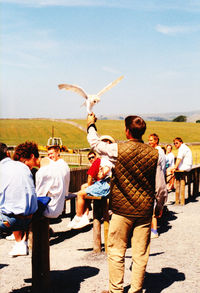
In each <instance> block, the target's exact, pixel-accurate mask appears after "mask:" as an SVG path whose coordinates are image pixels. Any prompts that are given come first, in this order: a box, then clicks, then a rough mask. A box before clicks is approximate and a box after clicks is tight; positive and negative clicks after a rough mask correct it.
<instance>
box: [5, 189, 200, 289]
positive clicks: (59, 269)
mask: <svg viewBox="0 0 200 293" xmlns="http://www.w3.org/2000/svg"><path fill="white" fill-rule="evenodd" d="M68 222H69V218H67V217H66V218H63V219H62V221H61V222H60V223H57V224H53V225H51V227H52V228H53V230H54V232H55V235H54V237H51V239H50V245H51V248H50V264H51V279H52V292H53V293H54V292H55V293H56V292H59V293H64V292H66V293H78V292H81V293H100V292H101V291H102V290H105V289H107V288H108V269H107V257H106V255H105V254H104V253H101V254H98V255H97V254H93V253H92V245H93V241H92V223H91V225H89V226H88V227H86V228H84V229H83V230H81V231H79V232H78V231H67V228H66V226H67V223H68ZM159 231H160V236H159V238H157V239H153V240H152V243H151V252H150V258H149V262H148V266H147V272H146V276H145V282H144V292H146V293H158V292H163V293H164V292H166V293H179V292H180V293H183V292H184V293H187V292H189V293H199V292H200V285H199V279H200V259H199V251H200V198H199V197H197V198H196V200H195V201H193V202H189V203H187V204H186V205H185V206H176V205H174V194H173V193H171V194H170V195H169V200H168V203H167V210H166V213H165V216H164V217H163V220H162V223H160V229H159ZM12 245H13V242H12V241H7V240H5V239H0V283H1V293H10V292H20V293H25V292H31V253H30V255H29V256H21V257H16V258H9V257H8V252H9V251H10V250H11V248H12ZM130 267H131V249H130V247H129V248H128V249H127V253H126V266H125V280H124V286H125V292H128V288H129V282H130V276H131V271H130Z"/></svg>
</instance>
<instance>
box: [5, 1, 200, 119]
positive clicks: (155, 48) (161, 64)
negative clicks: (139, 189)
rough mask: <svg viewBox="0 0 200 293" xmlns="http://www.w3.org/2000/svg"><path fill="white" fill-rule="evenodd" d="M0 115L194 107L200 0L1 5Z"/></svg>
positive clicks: (199, 68) (198, 89) (198, 87)
mask: <svg viewBox="0 0 200 293" xmlns="http://www.w3.org/2000/svg"><path fill="white" fill-rule="evenodd" d="M0 4H1V12H0V13H1V15H0V43H1V46H0V56H1V58H0V62H1V64H0V82H1V86H0V118H85V117H86V115H87V113H86V108H85V107H80V106H81V104H82V103H83V102H84V98H83V97H81V96H79V95H78V94H76V93H74V92H72V91H66V90H59V89H58V84H60V83H67V84H73V85H78V86H80V87H82V88H83V89H84V90H85V91H86V92H87V93H88V94H96V93H98V92H99V91H100V90H101V89H102V88H103V87H105V86H106V85H107V84H109V83H110V82H112V81H113V80H115V79H117V78H118V77H119V76H121V75H124V79H123V80H122V81H120V83H118V84H117V85H116V86H115V87H113V88H112V89H111V90H110V91H108V92H107V93H105V94H104V95H102V97H101V101H100V103H99V104H97V105H95V107H94V112H95V114H96V115H97V117H98V116H99V117H100V116H108V115H130V114H133V115H134V114H140V113H144V114H145V113H146V114H149V113H155V114H157V113H167V112H187V111H195V110H200V99H199V95H200V81H199V80H200V1H198V0H190V1H189V0H165V1H162V0H159V1H158V0H115V1H114V0H74V1H72V0H0Z"/></svg>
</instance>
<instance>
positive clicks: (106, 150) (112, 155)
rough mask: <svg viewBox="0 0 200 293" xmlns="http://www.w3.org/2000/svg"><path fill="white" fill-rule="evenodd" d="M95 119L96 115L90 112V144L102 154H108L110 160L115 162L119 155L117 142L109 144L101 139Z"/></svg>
mask: <svg viewBox="0 0 200 293" xmlns="http://www.w3.org/2000/svg"><path fill="white" fill-rule="evenodd" d="M95 121H96V117H95V115H94V114H93V113H92V114H89V115H88V120H87V126H88V128H87V131H88V135H87V139H88V142H89V144H90V147H91V148H93V149H94V150H95V151H96V152H97V153H98V154H99V155H100V156H107V157H108V159H109V161H111V162H112V163H115V162H116V159H117V156H118V146H117V143H111V144H108V143H105V142H103V141H101V140H100V138H99V136H98V134H97V130H96V125H95Z"/></svg>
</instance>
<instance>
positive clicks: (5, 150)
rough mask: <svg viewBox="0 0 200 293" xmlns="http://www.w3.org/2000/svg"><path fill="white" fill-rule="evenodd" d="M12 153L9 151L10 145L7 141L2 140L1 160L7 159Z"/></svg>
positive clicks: (0, 143) (0, 147)
mask: <svg viewBox="0 0 200 293" xmlns="http://www.w3.org/2000/svg"><path fill="white" fill-rule="evenodd" d="M9 156H10V154H9V152H8V147H7V145H6V144H5V143H3V142H0V161H1V160H3V159H5V158H6V157H9Z"/></svg>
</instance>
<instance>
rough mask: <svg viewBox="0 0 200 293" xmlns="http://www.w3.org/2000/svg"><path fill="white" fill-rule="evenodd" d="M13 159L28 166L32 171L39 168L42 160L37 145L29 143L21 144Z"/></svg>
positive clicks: (16, 149)
mask: <svg viewBox="0 0 200 293" xmlns="http://www.w3.org/2000/svg"><path fill="white" fill-rule="evenodd" d="M13 159H14V160H15V161H20V162H22V163H24V164H26V165H27V166H28V167H29V168H30V169H32V168H33V167H39V165H40V159H39V151H38V146H37V144H36V143H34V142H29V141H26V142H25V143H21V144H19V145H18V146H17V147H16V148H15V152H14V155H13Z"/></svg>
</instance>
